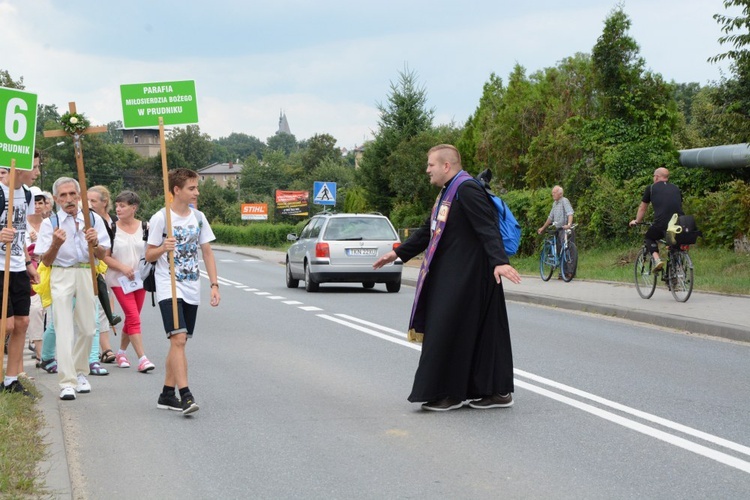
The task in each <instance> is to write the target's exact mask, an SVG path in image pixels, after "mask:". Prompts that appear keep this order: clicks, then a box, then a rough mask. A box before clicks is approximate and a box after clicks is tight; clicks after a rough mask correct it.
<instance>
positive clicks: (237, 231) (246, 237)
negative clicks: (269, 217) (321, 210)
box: [211, 223, 298, 247]
mask: <svg viewBox="0 0 750 500" xmlns="http://www.w3.org/2000/svg"><path fill="white" fill-rule="evenodd" d="M211 229H213V231H214V234H215V235H216V242H217V243H224V244H225V245H241V246H266V247H281V246H284V245H285V244H286V242H287V239H286V235H287V234H289V233H294V232H298V231H297V229H296V227H295V226H294V225H293V224H269V223H257V224H252V225H249V226H227V225H224V224H215V225H212V226H211Z"/></svg>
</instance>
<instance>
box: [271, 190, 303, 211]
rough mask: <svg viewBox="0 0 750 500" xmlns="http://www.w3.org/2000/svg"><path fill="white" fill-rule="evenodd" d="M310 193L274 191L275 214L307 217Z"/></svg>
mask: <svg viewBox="0 0 750 500" xmlns="http://www.w3.org/2000/svg"><path fill="white" fill-rule="evenodd" d="M309 198H310V193H309V192H307V191H280V190H277V191H276V214H277V215H293V216H298V217H307V216H308V212H309V208H308V207H309Z"/></svg>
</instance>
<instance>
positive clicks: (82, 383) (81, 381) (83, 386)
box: [76, 373, 91, 393]
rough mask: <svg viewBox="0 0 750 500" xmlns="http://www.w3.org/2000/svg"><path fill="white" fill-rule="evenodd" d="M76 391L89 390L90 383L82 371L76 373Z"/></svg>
mask: <svg viewBox="0 0 750 500" xmlns="http://www.w3.org/2000/svg"><path fill="white" fill-rule="evenodd" d="M76 392H80V393H87V392H91V384H89V381H88V380H86V376H85V375H84V374H83V373H79V374H78V385H77V386H76Z"/></svg>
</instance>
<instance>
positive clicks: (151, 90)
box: [143, 85, 173, 94]
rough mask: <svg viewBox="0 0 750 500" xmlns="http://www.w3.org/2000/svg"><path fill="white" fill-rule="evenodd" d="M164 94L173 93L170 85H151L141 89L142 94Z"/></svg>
mask: <svg viewBox="0 0 750 500" xmlns="http://www.w3.org/2000/svg"><path fill="white" fill-rule="evenodd" d="M164 92H173V90H172V86H171V85H152V86H150V87H143V93H144V94H163V93H164Z"/></svg>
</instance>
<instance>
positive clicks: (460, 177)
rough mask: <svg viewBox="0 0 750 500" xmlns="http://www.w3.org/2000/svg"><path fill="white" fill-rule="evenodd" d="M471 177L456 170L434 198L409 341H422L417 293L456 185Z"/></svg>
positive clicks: (433, 254)
mask: <svg viewBox="0 0 750 500" xmlns="http://www.w3.org/2000/svg"><path fill="white" fill-rule="evenodd" d="M471 178H472V177H471V175H469V174H468V173H466V172H465V171H463V170H461V171H460V172H458V174H456V176H455V177H453V180H451V182H450V184H448V187H447V188H446V189H445V194H444V195H443V196H442V197H441V196H440V194H438V196H437V198H436V199H435V205H434V206H433V207H432V216H431V217H430V220H431V221H432V223H431V224H432V225H433V227H432V235H431V236H430V243H429V245H428V246H427V250H425V253H424V260H423V261H422V267H420V268H419V277H418V278H417V291H416V292H415V294H414V304H413V305H412V307H411V317H410V318H409V331H408V333H407V336H406V338H407V339H408V340H409V341H410V342H422V340H424V311H423V305H422V304H420V302H419V295H420V294H421V293H422V286H423V285H424V282H425V279H426V278H427V273H428V272H429V271H430V262H432V258H433V257H434V256H435V251H436V250H437V246H438V243H440V238H441V237H442V236H443V230H444V229H445V223H446V221H447V220H448V212H450V209H451V203H452V202H453V198H455V196H456V191H457V190H458V186H460V185H461V184H463V182H464V181H467V180H469V179H471ZM441 200H442V201H441Z"/></svg>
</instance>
